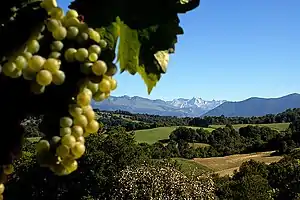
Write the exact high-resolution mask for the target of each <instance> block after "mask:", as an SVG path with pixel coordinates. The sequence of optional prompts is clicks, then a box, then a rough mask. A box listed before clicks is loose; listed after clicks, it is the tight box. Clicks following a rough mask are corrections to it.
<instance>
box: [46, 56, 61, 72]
mask: <svg viewBox="0 0 300 200" xmlns="http://www.w3.org/2000/svg"><path fill="white" fill-rule="evenodd" d="M43 68H44V69H46V70H48V71H50V72H51V73H55V72H57V71H58V70H59V68H60V65H59V62H58V60H57V59H55V58H48V59H47V60H46V61H45V63H44V65H43Z"/></svg>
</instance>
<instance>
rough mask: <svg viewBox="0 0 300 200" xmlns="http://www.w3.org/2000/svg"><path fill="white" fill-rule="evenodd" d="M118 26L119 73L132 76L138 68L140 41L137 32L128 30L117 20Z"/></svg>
mask: <svg viewBox="0 0 300 200" xmlns="http://www.w3.org/2000/svg"><path fill="white" fill-rule="evenodd" d="M118 24H119V26H120V43H119V49H118V61H119V62H120V69H121V72H124V71H125V70H127V71H128V72H129V73H130V74H132V75H134V74H135V73H136V72H137V67H138V66H139V53H140V47H141V44H140V41H139V38H138V31H137V30H134V29H131V28H129V27H128V26H127V25H126V24H124V23H123V22H121V21H120V20H118Z"/></svg>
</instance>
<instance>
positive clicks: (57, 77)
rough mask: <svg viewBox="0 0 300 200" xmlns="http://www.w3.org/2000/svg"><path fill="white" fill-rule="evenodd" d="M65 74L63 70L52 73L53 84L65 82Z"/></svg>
mask: <svg viewBox="0 0 300 200" xmlns="http://www.w3.org/2000/svg"><path fill="white" fill-rule="evenodd" d="M65 79H66V75H65V73H64V72H63V71H60V70H58V71H56V72H55V73H54V74H52V82H53V83H54V84H55V85H61V84H63V83H64V82H65Z"/></svg>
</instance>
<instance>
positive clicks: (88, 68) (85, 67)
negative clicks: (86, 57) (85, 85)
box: [80, 63, 93, 75]
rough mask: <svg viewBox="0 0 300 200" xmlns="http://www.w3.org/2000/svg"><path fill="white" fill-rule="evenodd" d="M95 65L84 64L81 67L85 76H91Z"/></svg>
mask: <svg viewBox="0 0 300 200" xmlns="http://www.w3.org/2000/svg"><path fill="white" fill-rule="evenodd" d="M92 66H93V63H83V64H81V65H80V71H81V73H83V74H86V75H88V74H90V73H91V72H92Z"/></svg>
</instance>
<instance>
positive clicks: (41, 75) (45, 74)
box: [36, 69, 52, 86]
mask: <svg viewBox="0 0 300 200" xmlns="http://www.w3.org/2000/svg"><path fill="white" fill-rule="evenodd" d="M36 82H37V83H38V84H40V85H42V86H47V85H49V84H50V83H51V82H52V74H51V72H50V71H48V70H45V69H43V70H41V71H39V72H38V73H37V75H36Z"/></svg>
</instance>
